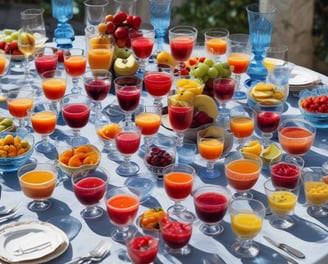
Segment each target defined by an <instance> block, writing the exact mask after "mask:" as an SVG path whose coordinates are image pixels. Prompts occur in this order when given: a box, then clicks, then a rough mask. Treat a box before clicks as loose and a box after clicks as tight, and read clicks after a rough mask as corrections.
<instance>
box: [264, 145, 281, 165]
mask: <svg viewBox="0 0 328 264" xmlns="http://www.w3.org/2000/svg"><path fill="white" fill-rule="evenodd" d="M281 155H282V152H281V150H280V148H279V147H278V146H277V145H276V144H274V143H272V144H271V145H269V146H268V147H267V148H266V149H264V150H263V152H262V154H261V158H262V159H263V160H264V161H265V162H267V163H270V162H271V161H275V160H279V159H280V158H281Z"/></svg>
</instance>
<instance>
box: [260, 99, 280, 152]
mask: <svg viewBox="0 0 328 264" xmlns="http://www.w3.org/2000/svg"><path fill="white" fill-rule="evenodd" d="M283 108H284V106H283V103H280V104H275V105H268V104H265V103H263V102H259V103H257V104H256V105H255V112H256V114H255V123H256V125H257V128H258V129H259V130H260V131H261V134H262V144H263V146H264V147H268V146H269V145H270V144H271V143H272V142H271V141H270V139H271V138H272V136H273V133H274V132H275V131H276V130H277V128H278V126H279V124H280V118H281V114H282V112H283Z"/></svg>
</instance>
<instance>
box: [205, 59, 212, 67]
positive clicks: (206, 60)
mask: <svg viewBox="0 0 328 264" xmlns="http://www.w3.org/2000/svg"><path fill="white" fill-rule="evenodd" d="M204 63H205V64H207V65H208V67H212V66H213V64H214V61H213V60H212V59H210V58H206V59H205V61H204Z"/></svg>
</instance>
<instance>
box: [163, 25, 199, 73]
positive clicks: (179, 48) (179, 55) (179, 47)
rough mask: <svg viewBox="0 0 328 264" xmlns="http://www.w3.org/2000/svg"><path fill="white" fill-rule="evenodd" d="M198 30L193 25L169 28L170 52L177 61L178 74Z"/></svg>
mask: <svg viewBox="0 0 328 264" xmlns="http://www.w3.org/2000/svg"><path fill="white" fill-rule="evenodd" d="M197 34H198V30H197V29H196V28H195V27H193V26H175V27H172V28H170V29H169V42H170V48H171V54H172V56H173V58H174V59H175V60H176V61H177V62H178V63H179V64H178V68H179V75H180V73H181V70H182V69H183V67H184V62H185V61H186V60H188V59H189V58H190V56H191V53H192V51H193V48H194V45H195V42H196V39H197Z"/></svg>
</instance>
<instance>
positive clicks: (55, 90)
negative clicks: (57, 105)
mask: <svg viewBox="0 0 328 264" xmlns="http://www.w3.org/2000/svg"><path fill="white" fill-rule="evenodd" d="M42 89H43V93H44V95H45V97H47V99H49V100H52V101H58V100H60V99H62V98H63V97H64V95H65V92H66V80H65V79H61V78H50V79H45V80H44V81H43V82H42Z"/></svg>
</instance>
